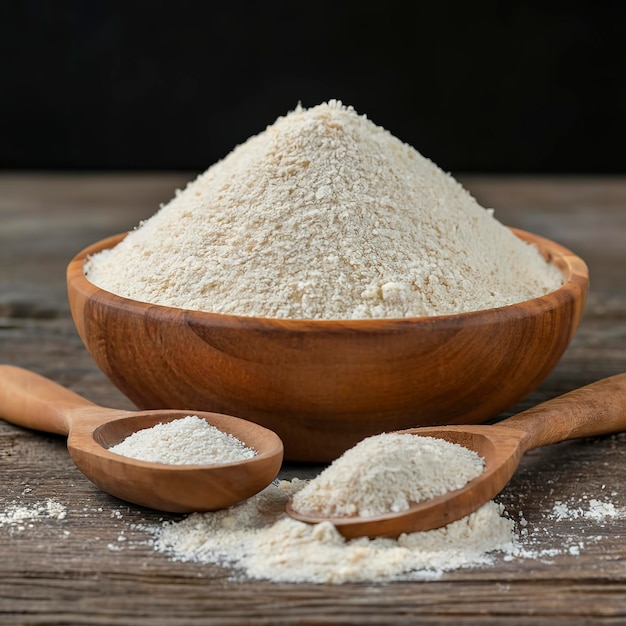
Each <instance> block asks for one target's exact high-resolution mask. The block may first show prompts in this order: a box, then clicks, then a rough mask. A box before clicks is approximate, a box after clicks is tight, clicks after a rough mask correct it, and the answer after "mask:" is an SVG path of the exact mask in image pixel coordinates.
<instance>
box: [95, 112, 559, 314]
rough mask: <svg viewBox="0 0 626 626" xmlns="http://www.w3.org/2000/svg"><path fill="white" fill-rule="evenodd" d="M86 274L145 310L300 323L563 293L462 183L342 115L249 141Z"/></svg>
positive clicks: (288, 120) (548, 269)
mask: <svg viewBox="0 0 626 626" xmlns="http://www.w3.org/2000/svg"><path fill="white" fill-rule="evenodd" d="M85 273H86V275H87V277H88V279H89V280H90V281H91V282H93V283H95V284H96V285H98V286H100V287H101V288H103V289H105V290H108V291H110V292H113V293H115V294H118V295H121V296H125V297H127V298H131V299H134V300H140V301H143V302H149V303H154V304H162V305H167V306H172V307H176V308H185V309H194V310H201V311H209V312H214V313H225V314H235V315H244V316H259V317H272V318H294V319H360V318H390V317H413V316H424V315H439V314H447V313H457V312H465V311H474V310H479V309H486V308H493V307H497V306H502V305H507V304H512V303H515V302H520V301H523V300H528V299H530V298H534V297H537V296H540V295H543V294H545V293H547V292H549V291H552V290H554V289H556V288H558V287H559V286H560V285H561V283H562V276H561V274H560V272H559V271H558V270H557V269H556V268H555V267H553V266H551V265H549V264H547V263H546V262H545V260H544V259H543V258H542V256H541V255H540V254H539V252H538V251H537V250H536V249H535V248H534V247H532V246H530V245H528V244H526V243H523V242H522V241H520V240H519V239H518V238H516V237H515V236H514V235H513V234H512V233H511V232H510V231H509V230H508V229H507V228H506V227H504V226H503V225H502V224H501V223H500V222H498V221H497V220H496V219H495V218H494V217H493V214H492V211H490V210H486V209H484V208H482V207H481V206H479V205H478V204H477V202H476V201H475V200H474V198H473V197H472V196H471V195H470V194H469V193H468V192H467V191H466V190H465V189H463V187H462V186H461V185H460V184H459V183H458V182H456V181H455V180H454V179H453V178H452V177H451V176H449V175H448V174H446V173H445V172H443V171H442V170H441V169H439V168H438V167H437V166H436V165H435V164H434V163H432V162H431V161H430V160H428V159H426V158H425V157H423V156H422V155H421V154H420V153H419V152H417V151H416V150H415V149H414V148H412V147H411V146H409V145H407V144H405V143H403V142H401V141H400V140H399V139H397V138H396V137H394V136H393V135H391V134H390V133H389V132H388V131H386V130H384V129H383V128H381V127H379V126H377V125H375V124H374V123H373V122H371V121H370V120H368V119H367V118H366V117H365V116H360V115H358V114H357V113H356V112H355V111H354V109H353V108H351V107H346V106H343V105H342V104H341V102H338V101H335V100H331V101H329V102H328V103H324V104H320V105H318V106H315V107H313V108H310V109H303V108H301V107H297V108H296V109H295V110H294V111H292V112H291V113H289V114H288V115H286V116H284V117H281V118H279V119H278V120H276V122H275V123H274V124H273V125H271V126H269V127H268V128H266V129H265V130H264V131H263V132H261V133H260V134H258V135H256V136H254V137H251V138H250V139H248V140H247V141H246V142H245V143H244V144H242V145H240V146H238V147H237V148H235V149H234V150H233V151H232V152H231V153H230V154H229V155H228V156H227V157H226V158H224V159H223V160H222V161H219V162H218V163H216V164H214V165H213V166H212V167H210V168H209V169H208V170H207V171H206V172H204V173H203V174H201V175H200V176H199V177H198V178H197V179H196V180H194V181H193V182H191V183H190V184H189V185H188V186H187V187H186V188H185V189H184V190H183V191H180V192H177V195H176V196H175V197H174V199H172V200H171V201H170V202H169V203H168V204H166V205H165V206H163V207H161V209H160V210H159V211H158V212H157V213H156V214H155V215H154V216H152V217H151V218H150V219H148V220H146V221H144V222H143V223H141V224H140V225H139V226H138V228H136V229H135V230H134V231H132V232H131V233H130V234H129V235H128V236H127V237H126V238H125V239H124V240H123V241H122V242H121V243H119V244H118V245H117V246H116V247H115V248H113V249H112V250H107V251H103V252H101V253H99V254H97V255H94V256H93V258H91V259H90V260H88V262H87V263H86V265H85Z"/></svg>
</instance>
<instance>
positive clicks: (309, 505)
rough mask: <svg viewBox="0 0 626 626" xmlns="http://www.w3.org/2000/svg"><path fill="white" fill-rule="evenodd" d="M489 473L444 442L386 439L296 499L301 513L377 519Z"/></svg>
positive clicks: (373, 441) (336, 466)
mask: <svg viewBox="0 0 626 626" xmlns="http://www.w3.org/2000/svg"><path fill="white" fill-rule="evenodd" d="M483 468H484V460H483V459H482V458H481V457H479V456H478V455H477V454H476V453H475V452H473V451H472V450H468V449H467V448H464V447H462V446H459V445H457V444H453V443H449V442H447V441H444V440H443V439H435V438H433V437H421V436H417V435H410V434H397V433H386V434H382V435H376V436H374V437H368V438H367V439H364V440H363V441H361V442H360V443H358V444H357V445H356V446H354V447H353V448H351V449H350V450H347V451H346V452H344V454H343V455H341V456H340V457H339V458H338V459H337V460H335V461H334V462H333V463H332V464H331V465H330V466H329V467H327V468H326V469H325V470H324V471H323V472H322V473H321V474H320V475H319V476H318V477H317V478H315V479H314V480H312V481H311V482H310V483H309V484H308V485H307V486H306V487H304V489H302V490H301V491H300V492H298V493H297V494H296V496H295V497H294V501H293V505H294V508H295V509H296V510H297V511H300V512H301V513H311V514H319V515H326V516H331V517H344V516H348V517H349V516H359V517H372V516H375V515H381V514H384V513H390V512H400V511H405V510H407V509H408V508H409V504H410V503H411V502H415V503H417V502H421V501H422V500H427V499H429V498H433V497H435V496H438V495H441V494H443V493H446V492H448V491H452V490H454V489H460V488H461V487H463V486H464V485H465V484H466V483H468V482H469V481H470V480H472V479H473V478H476V477H477V476H479V475H480V474H481V473H482V471H483Z"/></svg>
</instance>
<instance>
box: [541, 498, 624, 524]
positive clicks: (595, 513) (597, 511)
mask: <svg viewBox="0 0 626 626" xmlns="http://www.w3.org/2000/svg"><path fill="white" fill-rule="evenodd" d="M572 505H573V506H572ZM572 505H570V504H567V503H565V502H561V501H557V502H556V503H555V504H554V507H553V508H552V511H551V512H550V515H549V516H548V517H549V519H553V520H556V521H557V522H560V521H562V520H575V519H579V518H583V519H589V520H594V521H597V522H600V521H602V520H604V519H606V518H608V517H618V516H621V515H622V514H623V512H622V511H620V510H619V509H618V508H617V507H616V506H615V505H614V504H613V503H612V502H609V501H606V500H605V501H602V500H598V499H596V498H591V499H589V500H587V499H579V500H578V501H577V502H576V503H572Z"/></svg>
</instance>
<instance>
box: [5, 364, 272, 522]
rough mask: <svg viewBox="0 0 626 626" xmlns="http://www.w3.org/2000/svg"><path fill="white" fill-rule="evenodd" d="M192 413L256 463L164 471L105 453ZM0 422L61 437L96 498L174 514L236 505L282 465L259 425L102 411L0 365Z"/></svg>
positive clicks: (173, 413)
mask: <svg viewBox="0 0 626 626" xmlns="http://www.w3.org/2000/svg"><path fill="white" fill-rule="evenodd" d="M190 413H192V414H193V415H197V416H198V417H200V418H202V419H204V420H205V421H207V422H208V423H209V424H211V425H212V426H215V427H216V428H218V429H219V430H221V431H222V432H225V433H227V434H229V435H233V436H234V437H236V438H237V439H239V440H240V441H242V442H243V443H244V444H245V445H246V446H248V447H250V448H252V449H254V450H255V451H256V455H255V456H253V457H251V458H249V459H244V460H242V461H237V462H234V463H223V464H214V465H170V464H166V463H152V462H148V461H140V460H137V459H133V458H130V457H127V456H123V455H120V454H116V453H114V452H111V451H110V450H109V449H108V448H110V447H111V446H114V445H115V444H117V443H119V442H121V441H123V440H124V439H126V437H128V436H130V435H132V434H133V433H134V432H137V431H138V430H143V429H145V428H151V427H152V426H155V425H156V424H159V423H164V422H170V421H172V420H175V419H181V418H183V417H185V416H187V415H189V414H190ZM0 417H2V419H4V420H6V421H8V422H11V423H14V424H17V425H19V426H25V427H27V428H34V429H37V430H44V431H47V432H52V433H57V434H60V435H67V436H68V440H67V447H68V450H69V452H70V455H71V457H72V459H73V461H74V463H75V464H76V466H77V467H78V469H79V470H81V472H83V474H85V476H87V478H89V480H91V481H92V482H93V483H94V484H95V485H96V486H97V487H99V488H100V489H101V490H102V491H105V492H107V493H109V494H111V495H114V496H116V497H118V498H121V499H122V500H126V501H128V502H132V503H134V504H139V505H142V506H146V507H149V508H153V509H157V510H160V511H168V512H173V513H186V512H191V511H214V510H218V509H224V508H227V507H229V506H232V505H234V504H237V503H238V502H241V501H242V500H245V499H246V498H249V497H251V496H253V495H254V494H256V493H258V492H259V491H261V490H262V489H264V488H265V487H266V486H267V485H269V484H270V483H271V482H272V480H274V478H276V476H277V474H278V471H279V469H280V466H281V464H282V459H283V444H282V442H281V440H280V438H279V437H278V436H277V435H276V434H275V433H274V432H272V431H270V430H268V429H267V428H264V427H263V426H259V425H258V424H254V423H252V422H248V421H246V420H243V419H239V418H237V417H233V416H230V415H222V414H218V413H207V412H199V411H182V410H151V411H121V410H115V409H107V408H103V407H100V406H98V405H96V404H93V403H91V402H89V401H88V400H86V399H85V398H82V397H80V396H79V395H77V394H75V393H74V392H72V391H69V390H68V389H64V388H63V387H61V386H59V385H57V384H56V383H53V382H52V381H50V380H48V379H46V378H43V377H42V376H39V375H38V374H34V373H32V372H28V371H26V370H23V369H21V368H17V367H13V366H9V365H0Z"/></svg>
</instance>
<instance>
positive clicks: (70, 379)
mask: <svg viewBox="0 0 626 626" xmlns="http://www.w3.org/2000/svg"><path fill="white" fill-rule="evenodd" d="M189 178H190V175H188V174H185V173H174V174H122V175H113V174H74V175H72V174H28V173H25V174H20V173H4V174H1V175H0V362H5V363H11V364H14V365H20V366H23V367H26V368H30V369H32V370H34V371H37V372H39V373H41V374H44V375H45V376H48V377H50V378H51V379H53V380H55V381H57V382H59V383H61V384H63V385H66V386H67V387H70V388H71V389H73V390H74V391H76V392H78V393H80V394H82V395H84V396H85V397H87V398H89V399H90V400H92V401H94V402H97V403H100V404H102V405H104V406H111V407H119V408H133V407H132V406H131V405H130V403H129V402H128V400H126V399H125V398H124V397H123V396H122V395H121V394H120V393H119V392H118V391H117V390H116V389H115V388H114V387H113V386H112V385H111V384H110V383H109V382H108V380H107V379H106V378H105V377H104V376H103V374H101V373H100V371H99V370H98V369H97V367H96V366H95V365H94V363H93V362H92V361H91V358H90V357H89V355H88V354H87V352H86V350H85V349H84V347H83V345H82V344H81V342H80V340H79V338H78V336H77V334H76V332H75V331H74V327H73V324H72V321H71V318H70V315H69V309H68V305H67V301H66V294H65V282H64V271H65V266H66V264H67V263H68V261H69V260H70V258H71V257H72V256H73V255H74V254H75V253H76V252H78V251H79V250H80V249H82V248H83V247H84V246H86V245H87V244H90V243H92V242H94V241H96V240H98V239H101V238H103V237H105V236H108V235H110V234H113V233H117V232H121V231H123V230H125V229H129V228H131V227H133V226H134V225H135V224H136V223H137V222H138V221H139V220H140V219H142V218H146V217H149V216H150V215H152V214H153V213H154V212H155V210H156V209H157V207H158V205H159V203H161V202H164V201H167V200H168V199H169V198H170V197H171V195H172V193H173V190H174V188H175V187H177V186H181V185H183V184H184V183H185V182H186V181H187V180H188V179H189ZM462 180H463V182H465V184H466V186H468V188H469V189H470V190H472V192H473V193H474V195H476V196H477V198H478V199H479V201H481V203H482V204H483V205H485V206H492V207H496V209H497V210H496V215H497V217H498V218H499V219H500V220H501V221H502V222H504V223H506V224H509V225H511V226H517V227H520V228H522V229H525V230H529V231H532V232H535V233H537V234H540V235H543V236H546V237H548V238H551V239H554V240H556V241H558V242H560V243H561V244H563V245H565V246H566V247H569V248H571V249H572V250H573V251H574V252H576V253H577V254H579V255H580V256H582V257H583V258H584V259H585V260H586V261H587V263H588V265H589V269H590V274H591V291H590V295H589V301H588V305H587V310H586V316H585V318H584V320H583V323H582V326H581V327H580V330H579V332H578V333H577V335H576V337H575V338H574V341H573V342H572V344H571V347H570V348H569V349H568V350H567V352H566V354H565V355H564V357H563V358H562V360H561V361H560V363H559V364H558V365H557V367H556V368H555V370H554V371H553V373H552V374H551V375H550V376H549V377H548V379H547V380H545V382H544V383H543V384H542V385H541V386H540V388H539V389H537V390H536V391H534V392H533V393H531V394H530V396H529V397H528V398H526V399H525V400H524V401H522V402H521V403H520V404H519V406H518V407H515V411H518V410H522V409H524V408H527V407H528V406H531V405H533V404H536V403H538V402H540V401H542V400H546V399H548V398H550V397H553V396H555V395H558V394H560V393H563V392H566V391H568V390H570V389H573V388H575V387H578V386H581V385H584V384H586V383H589V382H592V381H594V380H596V379H599V378H602V377H604V376H609V375H611V374H615V373H618V372H621V371H626V210H625V209H624V206H625V205H626V178H624V179H622V178H580V177H576V178H567V177H562V178H526V177H498V178H493V177H483V176H479V177H476V176H473V177H464V178H462ZM511 412H513V411H511ZM624 444H626V435H616V436H611V437H603V438H597V439H590V440H584V441H577V442H569V443H565V444H559V445H557V446H553V447H551V448H549V449H543V450H538V451H535V452H532V453H530V454H529V455H527V457H526V458H525V459H524V461H523V464H522V467H521V469H520V471H519V472H518V474H517V475H516V476H515V478H514V479H513V481H512V483H511V484H510V485H509V487H508V488H507V489H506V491H505V492H504V493H503V494H502V502H504V503H505V505H506V506H507V509H508V510H509V511H510V513H511V514H512V515H514V516H515V515H518V514H519V512H521V513H522V514H523V517H524V519H525V520H527V522H528V525H527V526H526V529H527V532H528V536H529V537H530V538H529V539H528V541H529V542H531V543H532V547H533V549H537V550H542V549H549V548H556V549H558V551H559V554H557V555H556V556H554V557H543V558H537V559H532V558H529V559H513V560H512V561H504V560H502V559H499V560H497V561H496V563H495V564H494V565H493V566H490V567H484V568H478V569H472V570H457V571H454V572H452V573H450V574H448V575H445V576H444V577H443V578H442V579H440V580H437V581H433V582H427V583H393V584H386V585H381V584H349V585H337V586H330V585H303V584H300V585H287V584H271V583H267V582H258V581H243V582H237V583H234V582H231V581H229V580H228V577H227V574H228V572H225V571H224V570H221V569H219V568H216V567H212V566H206V565H193V564H189V563H178V562H172V561H170V560H168V559H167V558H166V557H165V556H163V555H162V554H158V553H155V552H154V551H153V549H152V548H151V546H150V545H148V544H147V543H146V539H147V537H146V535H145V533H143V532H142V531H141V530H140V529H138V528H137V527H136V526H135V525H136V524H141V523H145V522H156V521H158V520H159V519H160V518H161V517H162V516H161V515H160V514H158V513H153V512H150V511H146V510H143V509H140V508H138V507H133V506H129V505H126V504H124V503H122V502H120V501H118V500H116V499H114V498H112V497H109V496H107V495H106V494H103V493H99V492H98V491H97V490H96V489H95V488H94V487H93V486H92V485H91V483H89V482H88V481H87V480H86V479H85V478H84V477H83V476H82V474H80V473H79V472H78V471H77V470H76V469H75V468H74V466H73V464H72V462H71V461H70V459H69V457H68V455H67V451H66V449H65V442H64V439H63V438H61V437H55V436H48V435H43V434H41V433H35V432H29V431H26V430H23V429H20V428H17V427H14V426H11V425H8V424H6V423H4V422H0V554H1V555H2V558H1V559H0V623H2V624H12V625H15V624H44V623H45V624H53V623H54V624H61V623H62V624H87V623H89V624H105V623H112V622H114V623H118V624H125V625H135V624H150V625H157V624H177V625H185V624H221V625H224V624H248V623H251V624H252V623H253V624H336V623H349V624H382V623H394V624H403V623H407V624H408V623H417V622H419V623H449V624H457V623H461V622H463V623H475V624H543V623H548V622H549V623H551V624H591V623H593V624H596V623H611V624H612V623H615V624H622V623H626V542H625V539H624V534H625V533H626V528H625V526H624V520H625V519H626V515H622V516H621V519H620V518H619V517H618V518H610V519H608V518H607V519H605V520H598V521H594V520H589V519H586V518H584V517H579V518H575V519H567V520H560V521H559V520H557V519H555V516H554V515H551V511H553V507H554V505H555V503H556V502H557V501H561V502H563V503H566V504H567V505H568V506H570V508H572V507H576V506H579V505H581V506H584V504H585V502H588V501H589V499H591V498H597V499H600V500H603V501H605V500H610V501H611V502H612V503H613V504H615V506H617V507H625V508H626V447H625V445H624ZM314 469H315V468H314ZM299 471H304V470H303V469H302V468H300V469H299V468H297V467H295V468H294V467H293V466H290V467H287V468H285V470H284V472H285V475H289V476H291V475H293V474H294V473H298V472H299ZM308 471H309V472H311V468H308ZM585 498H586V499H585ZM48 499H53V500H55V501H58V502H60V503H62V504H63V505H64V506H65V507H66V508H67V514H66V517H65V518H64V519H57V518H56V517H54V516H45V515H42V516H41V519H38V520H35V521H31V522H28V521H25V522H24V523H22V524H21V525H20V524H16V523H15V522H14V521H13V523H8V522H6V519H5V523H1V520H2V519H3V518H2V516H3V515H5V518H6V513H7V511H10V510H14V509H11V507H14V506H16V505H17V506H21V507H27V508H28V507H31V508H32V507H34V506H35V505H36V504H37V503H45V502H46V501H47V500H48ZM166 517H167V516H166ZM29 524H30V526H29ZM578 540H580V541H581V542H582V544H583V545H582V547H579V548H577V547H576V546H577V542H578ZM529 545H530V543H529Z"/></svg>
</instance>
